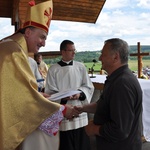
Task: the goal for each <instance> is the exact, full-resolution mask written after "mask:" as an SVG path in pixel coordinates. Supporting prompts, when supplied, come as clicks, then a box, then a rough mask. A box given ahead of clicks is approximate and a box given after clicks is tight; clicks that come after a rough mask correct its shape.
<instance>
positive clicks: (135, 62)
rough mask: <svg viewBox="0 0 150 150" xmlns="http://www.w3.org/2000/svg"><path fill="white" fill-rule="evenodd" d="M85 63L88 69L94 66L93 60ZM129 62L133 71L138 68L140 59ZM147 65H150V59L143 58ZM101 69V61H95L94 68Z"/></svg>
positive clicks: (145, 65)
mask: <svg viewBox="0 0 150 150" xmlns="http://www.w3.org/2000/svg"><path fill="white" fill-rule="evenodd" d="M84 64H85V66H86V68H87V70H88V69H89V68H91V67H92V66H93V62H89V63H84ZM128 64H129V68H130V69H131V70H132V71H137V70H138V61H137V60H129V63H128ZM147 66H149V67H150V60H143V67H147ZM100 69H101V62H97V63H95V66H94V70H95V71H99V70H100Z"/></svg>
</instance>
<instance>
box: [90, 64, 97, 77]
mask: <svg viewBox="0 0 150 150" xmlns="http://www.w3.org/2000/svg"><path fill="white" fill-rule="evenodd" d="M94 66H95V62H94V64H93V65H92V67H91V69H90V72H91V76H90V78H95V77H96V76H93V73H94Z"/></svg>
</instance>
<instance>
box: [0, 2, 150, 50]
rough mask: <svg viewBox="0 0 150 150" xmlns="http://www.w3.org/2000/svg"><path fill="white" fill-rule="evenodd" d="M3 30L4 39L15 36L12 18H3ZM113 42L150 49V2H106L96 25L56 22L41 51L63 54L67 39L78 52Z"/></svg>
mask: <svg viewBox="0 0 150 150" xmlns="http://www.w3.org/2000/svg"><path fill="white" fill-rule="evenodd" d="M0 29H1V30H0V39H2V38H4V37H6V36H8V35H11V34H12V33H13V32H14V26H11V20H10V19H8V18H7V19H6V18H0ZM110 38H121V39H123V40H125V41H127V42H128V44H129V45H137V42H140V43H141V45H150V0H106V2H105V4H104V7H103V9H102V11H101V13H100V15H99V17H98V19H97V21H96V23H80V22H67V21H54V20H52V21H51V25H50V30H49V34H48V37H47V40H46V46H45V47H42V48H41V49H40V51H42V52H43V51H59V46H60V43H61V42H62V41H63V40H65V39H69V40H72V41H73V42H74V44H75V47H76V50H77V51H78V52H80V51H97V50H101V49H102V47H103V44H104V41H105V40H107V39H110Z"/></svg>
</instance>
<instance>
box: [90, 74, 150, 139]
mask: <svg viewBox="0 0 150 150" xmlns="http://www.w3.org/2000/svg"><path fill="white" fill-rule="evenodd" d="M94 76H96V78H91V81H92V82H96V83H104V82H105V80H106V75H94ZM138 81H139V83H140V85H141V88H142V91H143V103H142V105H143V113H142V122H143V135H144V136H145V139H146V140H147V141H150V80H145V79H138Z"/></svg>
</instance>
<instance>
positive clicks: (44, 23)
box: [23, 0, 53, 33]
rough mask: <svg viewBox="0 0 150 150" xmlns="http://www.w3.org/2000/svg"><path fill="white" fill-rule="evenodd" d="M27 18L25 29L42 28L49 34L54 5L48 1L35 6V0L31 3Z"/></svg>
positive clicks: (50, 0)
mask: <svg viewBox="0 0 150 150" xmlns="http://www.w3.org/2000/svg"><path fill="white" fill-rule="evenodd" d="M29 5H30V6H29V8H28V11H27V16H26V19H25V22H24V24H23V28H25V27H28V26H33V27H36V28H40V29H42V30H44V31H45V32H47V33H48V29H49V26H50V22H51V20H52V13H53V3H52V0H48V1H45V2H42V3H39V4H37V5H35V2H34V0H32V1H31V2H29Z"/></svg>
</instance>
